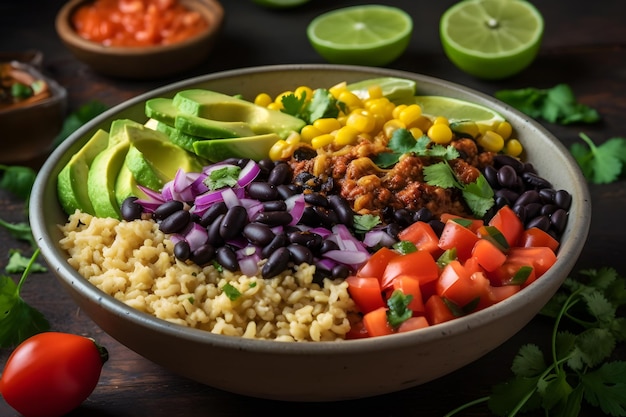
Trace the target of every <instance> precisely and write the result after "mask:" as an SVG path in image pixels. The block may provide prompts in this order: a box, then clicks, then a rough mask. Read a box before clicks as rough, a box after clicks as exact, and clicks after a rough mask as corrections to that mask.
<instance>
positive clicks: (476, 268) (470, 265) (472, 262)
mask: <svg viewBox="0 0 626 417" xmlns="http://www.w3.org/2000/svg"><path fill="white" fill-rule="evenodd" d="M463 266H464V267H465V270H466V271H467V272H468V273H469V274H473V273H474V272H485V268H483V267H482V266H481V265H480V263H478V259H477V258H475V257H474V256H472V257H470V258H469V259H468V260H467V261H465V263H464V264H463Z"/></svg>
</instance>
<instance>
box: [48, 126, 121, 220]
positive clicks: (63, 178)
mask: <svg viewBox="0 0 626 417" xmlns="http://www.w3.org/2000/svg"><path fill="white" fill-rule="evenodd" d="M108 143H109V134H108V133H107V132H106V131H104V130H102V129H99V130H98V131H96V133H95V134H94V135H93V136H92V137H91V139H89V141H87V143H85V145H83V147H82V148H81V149H80V150H79V151H78V152H77V153H75V154H74V155H73V156H72V158H71V159H70V160H69V161H68V163H67V164H66V165H65V167H63V169H62V170H61V172H59V175H58V177H57V195H58V198H59V203H61V207H63V210H64V211H65V212H66V213H67V214H72V213H74V212H75V211H76V210H77V209H78V210H80V211H83V212H85V213H90V214H95V212H94V208H93V205H92V204H91V200H90V199H89V194H88V192H87V181H86V178H87V175H88V173H89V166H90V165H91V163H92V162H93V160H94V158H95V157H96V156H97V155H98V154H99V153H100V152H102V151H103V150H104V149H106V147H107V146H108Z"/></svg>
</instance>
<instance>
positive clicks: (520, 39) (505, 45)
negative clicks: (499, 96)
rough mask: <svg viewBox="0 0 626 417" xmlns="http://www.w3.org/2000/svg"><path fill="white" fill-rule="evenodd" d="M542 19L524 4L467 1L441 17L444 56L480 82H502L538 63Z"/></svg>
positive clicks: (515, 0)
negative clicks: (485, 80) (533, 62)
mask: <svg viewBox="0 0 626 417" xmlns="http://www.w3.org/2000/svg"><path fill="white" fill-rule="evenodd" d="M543 28H544V24H543V18H542V16H541V14H540V13H539V11H538V10H537V9H536V8H535V7H534V6H533V5H532V4H531V3H529V2H527V1H524V0H464V1H460V2H458V3H457V4H455V5H454V6H452V7H451V8H449V9H448V10H447V11H446V12H445V13H444V14H443V15H442V17H441V20H440V25H439V31H440V33H439V34H440V38H441V43H442V45H443V49H444V52H445V53H446V55H447V56H448V58H449V59H450V60H451V61H452V62H453V63H454V64H455V65H456V66H457V67H459V68H460V69H461V70H463V71H465V72H467V73H468V74H471V75H473V76H475V77H478V78H484V79H502V78H506V77H509V76H512V75H514V74H516V73H518V72H520V71H521V70H523V69H524V68H526V67H527V66H528V65H530V63H531V62H532V61H533V60H534V59H535V57H536V55H537V52H538V51H539V47H540V45H541V38H542V36H543Z"/></svg>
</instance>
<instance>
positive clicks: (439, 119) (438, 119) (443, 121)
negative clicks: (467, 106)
mask: <svg viewBox="0 0 626 417" xmlns="http://www.w3.org/2000/svg"><path fill="white" fill-rule="evenodd" d="M433 124H434V125H438V124H444V125H450V122H449V121H448V118H447V117H444V116H437V117H435V120H433Z"/></svg>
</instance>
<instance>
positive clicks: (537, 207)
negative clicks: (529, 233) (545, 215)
mask: <svg viewBox="0 0 626 417" xmlns="http://www.w3.org/2000/svg"><path fill="white" fill-rule="evenodd" d="M525 207H526V218H527V219H532V218H534V217H537V216H538V215H539V214H541V208H542V207H543V206H542V205H541V203H530V204H526V206H525Z"/></svg>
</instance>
